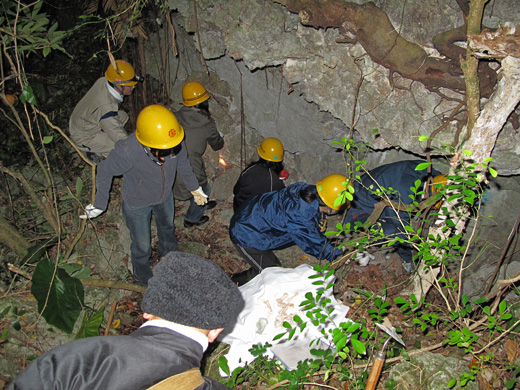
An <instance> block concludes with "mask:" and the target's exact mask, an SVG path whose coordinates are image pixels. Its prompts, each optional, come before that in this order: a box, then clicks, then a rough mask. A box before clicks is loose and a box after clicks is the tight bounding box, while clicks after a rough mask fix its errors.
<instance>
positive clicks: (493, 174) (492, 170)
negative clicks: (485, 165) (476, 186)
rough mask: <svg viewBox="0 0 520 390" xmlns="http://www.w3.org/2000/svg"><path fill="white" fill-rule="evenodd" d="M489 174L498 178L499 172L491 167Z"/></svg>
mask: <svg viewBox="0 0 520 390" xmlns="http://www.w3.org/2000/svg"><path fill="white" fill-rule="evenodd" d="M489 174H490V175H491V176H493V177H497V176H498V172H497V171H495V170H494V169H493V168H491V167H489Z"/></svg>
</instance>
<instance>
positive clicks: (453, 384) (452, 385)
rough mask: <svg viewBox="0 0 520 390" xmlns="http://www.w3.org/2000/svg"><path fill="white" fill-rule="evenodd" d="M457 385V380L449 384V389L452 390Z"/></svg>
mask: <svg viewBox="0 0 520 390" xmlns="http://www.w3.org/2000/svg"><path fill="white" fill-rule="evenodd" d="M456 384H457V380H456V379H452V380H451V381H449V382H448V388H449V389H451V388H453V387H454V386H455V385H456Z"/></svg>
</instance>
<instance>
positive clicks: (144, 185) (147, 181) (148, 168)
mask: <svg viewBox="0 0 520 390" xmlns="http://www.w3.org/2000/svg"><path fill="white" fill-rule="evenodd" d="M176 153H177V154H176V155H175V156H173V155H172V156H168V157H166V158H165V159H164V164H162V165H159V164H158V161H157V159H156V158H155V157H154V156H152V154H151V153H150V152H149V150H148V148H146V147H145V146H143V145H142V144H141V143H140V142H139V141H138V140H137V138H136V136H135V133H134V134H132V135H130V136H129V137H128V138H127V139H124V140H120V141H118V142H117V143H116V147H115V148H114V150H112V151H111V152H110V154H109V155H108V157H107V159H106V160H104V161H102V162H100V163H99V165H98V166H97V173H96V201H95V202H94V206H95V207H96V208H98V209H101V210H106V208H107V205H108V200H109V195H110V188H111V186H112V180H113V178H114V176H121V175H123V202H125V203H127V204H129V205H131V206H135V207H143V206H150V205H156V204H161V203H163V202H165V201H166V200H167V199H168V198H170V197H171V196H172V187H173V182H174V180H175V177H176V176H181V177H182V178H183V179H184V180H185V182H186V183H187V184H188V186H189V188H190V189H191V190H192V191H195V190H196V189H197V188H198V187H199V183H198V182H197V179H196V178H195V176H194V175H193V171H192V169H191V166H190V163H189V161H188V157H187V154H186V145H185V144H184V141H183V142H181V144H180V145H179V146H178V147H177V148H176ZM177 173H179V175H177Z"/></svg>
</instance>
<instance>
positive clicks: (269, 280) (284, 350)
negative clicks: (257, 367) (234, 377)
mask: <svg viewBox="0 0 520 390" xmlns="http://www.w3.org/2000/svg"><path fill="white" fill-rule="evenodd" d="M312 275H316V271H314V270H313V269H312V267H311V266H309V265H308V264H302V265H300V266H298V267H296V268H281V267H272V268H266V269H265V270H263V271H262V273H261V274H260V275H258V276H256V277H255V278H254V279H253V280H251V281H249V282H248V283H246V284H245V285H243V286H241V287H239V289H240V292H241V293H242V296H243V297H244V300H245V306H244V309H243V310H242V311H241V312H240V315H239V316H238V320H237V323H236V325H235V326H234V327H233V329H231V330H228V331H227V333H226V330H224V332H223V334H222V335H221V337H220V338H219V339H220V340H221V341H222V342H224V343H226V344H229V345H230V349H229V352H228V354H227V355H225V356H226V358H227V361H228V365H229V368H230V370H231V371H233V370H234V369H235V368H237V367H239V366H244V365H245V364H246V363H250V362H251V361H253V360H254V357H253V356H252V355H251V353H250V352H249V351H248V350H249V349H250V348H251V346H252V345H255V344H262V345H263V344H264V343H266V342H269V343H270V344H272V345H273V349H275V353H276V356H277V357H278V358H279V359H280V360H281V361H282V363H284V364H285V365H286V367H288V368H289V369H292V368H295V367H296V365H295V363H296V362H297V361H300V360H304V359H306V358H310V357H311V355H310V352H309V350H310V347H306V346H308V344H309V342H310V341H311V340H317V339H319V338H320V337H321V338H322V339H323V337H322V336H321V333H320V330H319V329H317V328H315V327H314V326H312V324H307V327H306V329H305V331H304V333H303V334H301V333H300V332H299V330H297V331H296V333H295V337H293V339H292V340H291V341H287V337H283V338H282V339H281V340H277V341H273V338H274V337H275V336H276V335H278V334H280V333H285V332H286V329H285V328H284V327H283V323H284V321H288V322H290V323H291V324H292V325H293V326H294V322H293V321H292V318H293V317H294V315H298V316H299V317H300V318H301V319H302V320H303V321H308V320H309V319H308V318H307V316H306V315H305V313H304V312H302V311H301V310H300V303H301V302H302V301H304V300H305V299H306V298H305V294H306V293H308V292H310V293H312V294H313V295H314V296H316V293H317V292H318V290H322V289H323V286H317V285H313V282H316V281H317V280H322V279H321V278H319V279H309V277H310V276H312ZM334 279H335V277H334V276H331V277H330V278H329V279H327V281H326V282H327V283H332V282H333V281H334ZM324 296H325V297H327V298H329V299H330V300H331V302H330V304H329V305H328V306H327V308H331V307H334V309H335V310H334V312H333V313H332V315H331V322H329V323H326V324H325V327H326V328H327V329H328V328H331V327H335V326H338V325H339V323H341V322H345V321H349V320H348V319H346V318H345V317H346V315H347V313H348V310H349V307H348V306H345V305H343V304H341V303H340V302H338V301H337V300H336V299H335V297H334V295H333V292H332V288H330V289H328V290H326V292H325V294H324ZM334 324H335V325H334ZM282 343H283V344H282ZM276 344H278V345H276ZM302 347H303V348H302ZM312 348H317V346H315V345H313V346H312ZM268 355H269V356H270V357H272V356H273V351H269V353H268ZM282 355H283V356H282ZM300 357H301V358H300Z"/></svg>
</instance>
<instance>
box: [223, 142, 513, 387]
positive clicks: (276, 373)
mask: <svg viewBox="0 0 520 390" xmlns="http://www.w3.org/2000/svg"><path fill="white" fill-rule="evenodd" d="M342 142H343V143H344V144H346V145H347V147H346V149H347V150H350V146H351V145H352V142H353V141H352V140H346V139H344V140H342ZM344 146H345V145H344ZM466 153H469V152H466ZM490 161H491V159H489V160H487V161H485V162H484V163H483V166H477V164H473V163H469V164H468V165H467V166H461V167H458V168H457V169H456V170H455V171H454V173H453V174H451V175H449V176H448V183H447V184H446V185H438V186H437V193H436V194H435V195H434V196H433V197H432V198H430V199H428V200H427V201H424V202H421V201H420V200H418V199H420V198H421V197H422V195H423V194H424V189H423V188H422V186H421V183H420V182H417V183H414V186H413V187H412V192H413V193H414V195H413V198H414V199H413V202H412V204H411V205H409V206H406V212H408V213H410V220H416V221H417V220H420V222H422V223H421V224H419V226H421V227H419V228H414V227H413V226H411V225H408V224H406V223H404V221H403V229H405V231H406V233H407V239H406V240H401V239H397V238H394V237H385V235H384V233H383V232H382V230H380V229H377V228H374V226H371V225H367V224H365V225H363V224H359V225H356V226H355V227H352V228H351V227H350V226H343V225H341V224H338V226H337V228H338V230H337V231H335V232H333V233H332V234H333V235H335V236H340V237H345V236H349V237H351V238H350V240H346V241H345V242H344V243H343V244H342V245H347V246H350V247H351V248H353V250H354V256H355V253H357V252H361V251H364V250H366V249H367V248H371V247H373V246H392V245H393V244H395V243H396V242H407V243H409V244H411V245H413V247H414V248H415V249H416V255H415V257H414V259H415V261H416V264H417V265H418V266H419V267H434V268H441V269H442V273H441V274H440V275H439V277H438V280H437V281H436V284H435V285H434V286H435V290H436V292H437V293H438V294H440V297H441V299H440V300H436V301H435V303H431V302H429V301H428V300H427V299H426V298H425V297H424V296H423V297H420V298H418V297H416V296H415V294H413V293H412V294H409V295H408V296H398V297H395V298H394V299H393V300H392V299H389V298H388V297H387V295H386V290H385V291H381V292H380V294H366V296H365V299H366V301H365V302H364V303H363V304H364V305H365V306H366V307H367V310H366V314H367V317H366V318H364V319H362V320H360V321H345V322H341V323H333V321H332V319H331V315H332V313H333V309H330V308H329V307H328V303H330V302H329V301H328V300H327V299H325V298H324V296H323V293H324V292H325V291H326V290H329V289H331V288H333V287H334V285H333V284H328V283H327V282H326V280H327V278H329V277H330V275H331V274H332V273H333V271H332V270H331V269H330V268H329V264H327V265H324V266H320V265H317V266H315V268H314V269H315V271H316V275H315V279H316V280H315V281H314V284H317V285H320V286H321V287H322V289H321V290H320V291H319V292H318V293H317V294H316V295H313V294H311V293H308V294H307V295H306V300H305V301H304V302H302V304H301V307H300V309H301V310H302V311H303V312H304V313H305V317H304V318H301V317H300V316H295V317H294V318H293V321H294V324H290V323H288V322H285V323H284V327H285V328H286V332H285V333H282V334H280V335H278V336H276V337H275V338H274V339H273V342H277V340H278V339H280V338H282V337H287V338H288V339H289V340H291V339H292V338H293V337H294V335H295V334H297V333H298V332H302V331H304V330H305V328H306V327H310V326H314V327H321V326H322V325H323V324H325V323H332V324H333V328H332V329H330V330H328V331H325V330H324V329H321V334H322V338H323V339H325V340H327V342H328V343H329V344H331V345H334V346H335V348H334V349H329V350H321V349H312V350H311V351H312V354H313V355H314V356H315V357H316V358H315V359H314V360H310V361H302V362H300V364H299V366H298V369H297V370H294V371H288V370H287V369H285V368H284V367H283V366H281V365H280V364H279V363H277V362H276V361H273V360H270V359H268V358H266V357H265V356H264V355H263V353H264V352H265V351H266V348H268V347H269V345H265V346H253V348H252V350H251V352H252V354H253V355H254V356H258V358H257V359H256V360H255V361H254V362H252V363H251V364H249V365H247V366H245V367H239V368H237V369H236V370H234V371H233V372H230V370H229V367H227V362H226V361H225V358H224V357H221V358H220V360H219V364H220V367H221V369H222V371H223V372H224V373H226V375H227V379H226V383H227V384H228V385H230V386H232V387H240V386H244V387H245V388H248V387H250V386H256V385H263V386H265V385H268V386H273V387H284V388H288V389H291V390H292V389H301V388H303V387H304V385H306V384H307V385H308V384H312V383H314V384H316V385H318V384H327V385H328V386H330V385H331V384H332V383H334V382H333V381H334V380H335V381H339V382H340V383H341V382H343V383H348V385H349V388H352V389H359V388H363V387H364V386H365V384H366V379H367V372H366V371H365V370H364V368H365V367H366V366H363V364H366V363H367V358H368V357H367V351H370V350H377V349H378V348H380V346H381V345H382V341H383V340H384V337H383V336H385V335H384V334H383V335H381V334H380V332H378V331H376V330H375V329H374V328H375V327H374V323H383V321H385V318H386V317H387V316H388V314H389V313H390V311H391V310H394V311H400V313H401V314H402V318H403V322H404V324H405V325H406V327H409V328H415V331H416V332H419V333H421V334H424V335H427V334H430V335H432V334H435V335H436V336H437V339H442V342H441V343H439V344H438V345H437V346H436V347H435V348H434V349H438V348H450V347H452V348H458V349H460V350H461V351H462V353H463V354H464V355H465V356H466V357H467V359H468V360H470V361H472V362H473V363H472V365H471V372H470V373H464V374H461V376H460V377H459V378H454V379H452V380H451V381H450V382H449V383H446V387H447V388H452V387H454V386H455V385H457V384H459V385H460V386H465V385H466V384H467V383H468V382H469V381H475V380H476V378H477V376H478V375H479V374H480V373H481V372H482V371H483V370H484V367H489V366H494V367H495V368H496V371H495V376H496V378H495V379H496V380H500V382H501V383H502V384H503V385H504V387H505V388H507V389H513V388H515V386H516V381H517V378H518V376H519V374H520V369H518V368H517V367H516V366H515V364H518V361H516V362H515V360H514V359H513V361H503V360H501V359H499V357H498V356H497V353H498V351H499V348H500V346H501V345H502V343H503V342H504V341H505V340H507V339H508V338H510V339H512V340H514V336H515V335H517V334H518V331H519V330H520V320H519V319H518V318H517V316H516V315H515V313H514V310H515V309H516V310H518V309H519V308H518V307H515V306H514V305H511V304H510V303H508V302H507V301H506V300H505V299H503V298H502V295H499V296H496V295H490V296H487V297H477V298H471V299H470V298H469V297H468V296H466V295H463V294H462V280H460V278H459V276H460V275H461V272H462V268H463V267H465V260H466V253H467V244H468V242H467V240H465V239H464V237H463V234H462V233H461V232H458V231H457V224H456V222H455V220H456V219H457V218H458V217H460V216H461V215H463V213H464V212H465V211H467V210H469V211H470V215H472V216H473V217H474V218H475V219H477V220H478V218H479V217H480V216H479V213H478V211H479V209H480V202H481V198H482V195H483V189H482V188H481V185H480V184H479V183H480V180H479V178H478V176H479V175H482V173H481V170H482V168H484V169H488V166H487V164H488V163H489V162H490ZM358 163H359V165H358V166H359V167H360V168H358V169H354V170H353V172H358V171H361V170H362V169H363V168H362V166H363V165H364V164H365V163H364V161H362V160H360V161H358ZM429 165H430V164H429V163H425V164H421V165H419V166H418V167H417V169H418V170H421V169H426V168H428V166H429ZM492 174H495V172H494V171H493V172H492ZM353 176H354V178H353V179H352V180H358V181H359V180H360V178H361V177H360V175H359V174H356V173H354V175H353ZM371 191H373V193H375V194H377V195H378V196H380V197H381V199H383V201H384V200H385V199H386V200H387V201H388V207H395V203H394V204H393V206H392V202H391V201H390V198H389V197H388V195H389V194H391V193H392V192H393V189H391V188H382V187H379V188H372V189H371ZM348 195H350V194H348ZM345 196H347V194H345ZM442 200H444V203H443V206H442V207H439V208H437V207H432V206H434V205H436V204H438V202H439V201H442ZM398 207H399V210H403V208H402V207H404V205H403V204H402V203H400V204H399V205H398ZM425 210H426V211H430V213H429V214H428V213H425V212H424V211H425ZM439 217H441V221H442V228H441V229H442V231H443V233H444V234H443V235H442V237H441V236H440V235H439V236H434V235H432V234H429V233H428V226H430V225H432V224H433V222H435V220H437V219H438V218H439ZM412 225H414V224H412ZM469 244H471V242H469ZM509 287H510V289H509V290H510V291H511V290H512V291H513V293H514V294H516V295H517V296H519V295H520V294H519V291H518V290H516V288H515V286H514V285H511V286H509ZM517 306H518V305H517ZM376 329H377V328H376ZM414 347H415V348H416V349H419V350H420V349H421V348H424V347H427V346H425V345H420V344H417V345H415V346H414ZM413 352H414V349H411V348H408V349H407V350H404V349H403V348H401V347H396V348H393V349H391V351H389V353H391V354H395V355H398V356H400V357H401V358H402V359H406V360H409V359H410V357H409V356H410V354H411V353H413ZM362 363H363V364H362ZM362 367H363V369H362ZM387 385H388V387H390V388H393V384H392V383H388V384H387ZM394 385H395V384H394Z"/></svg>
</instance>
